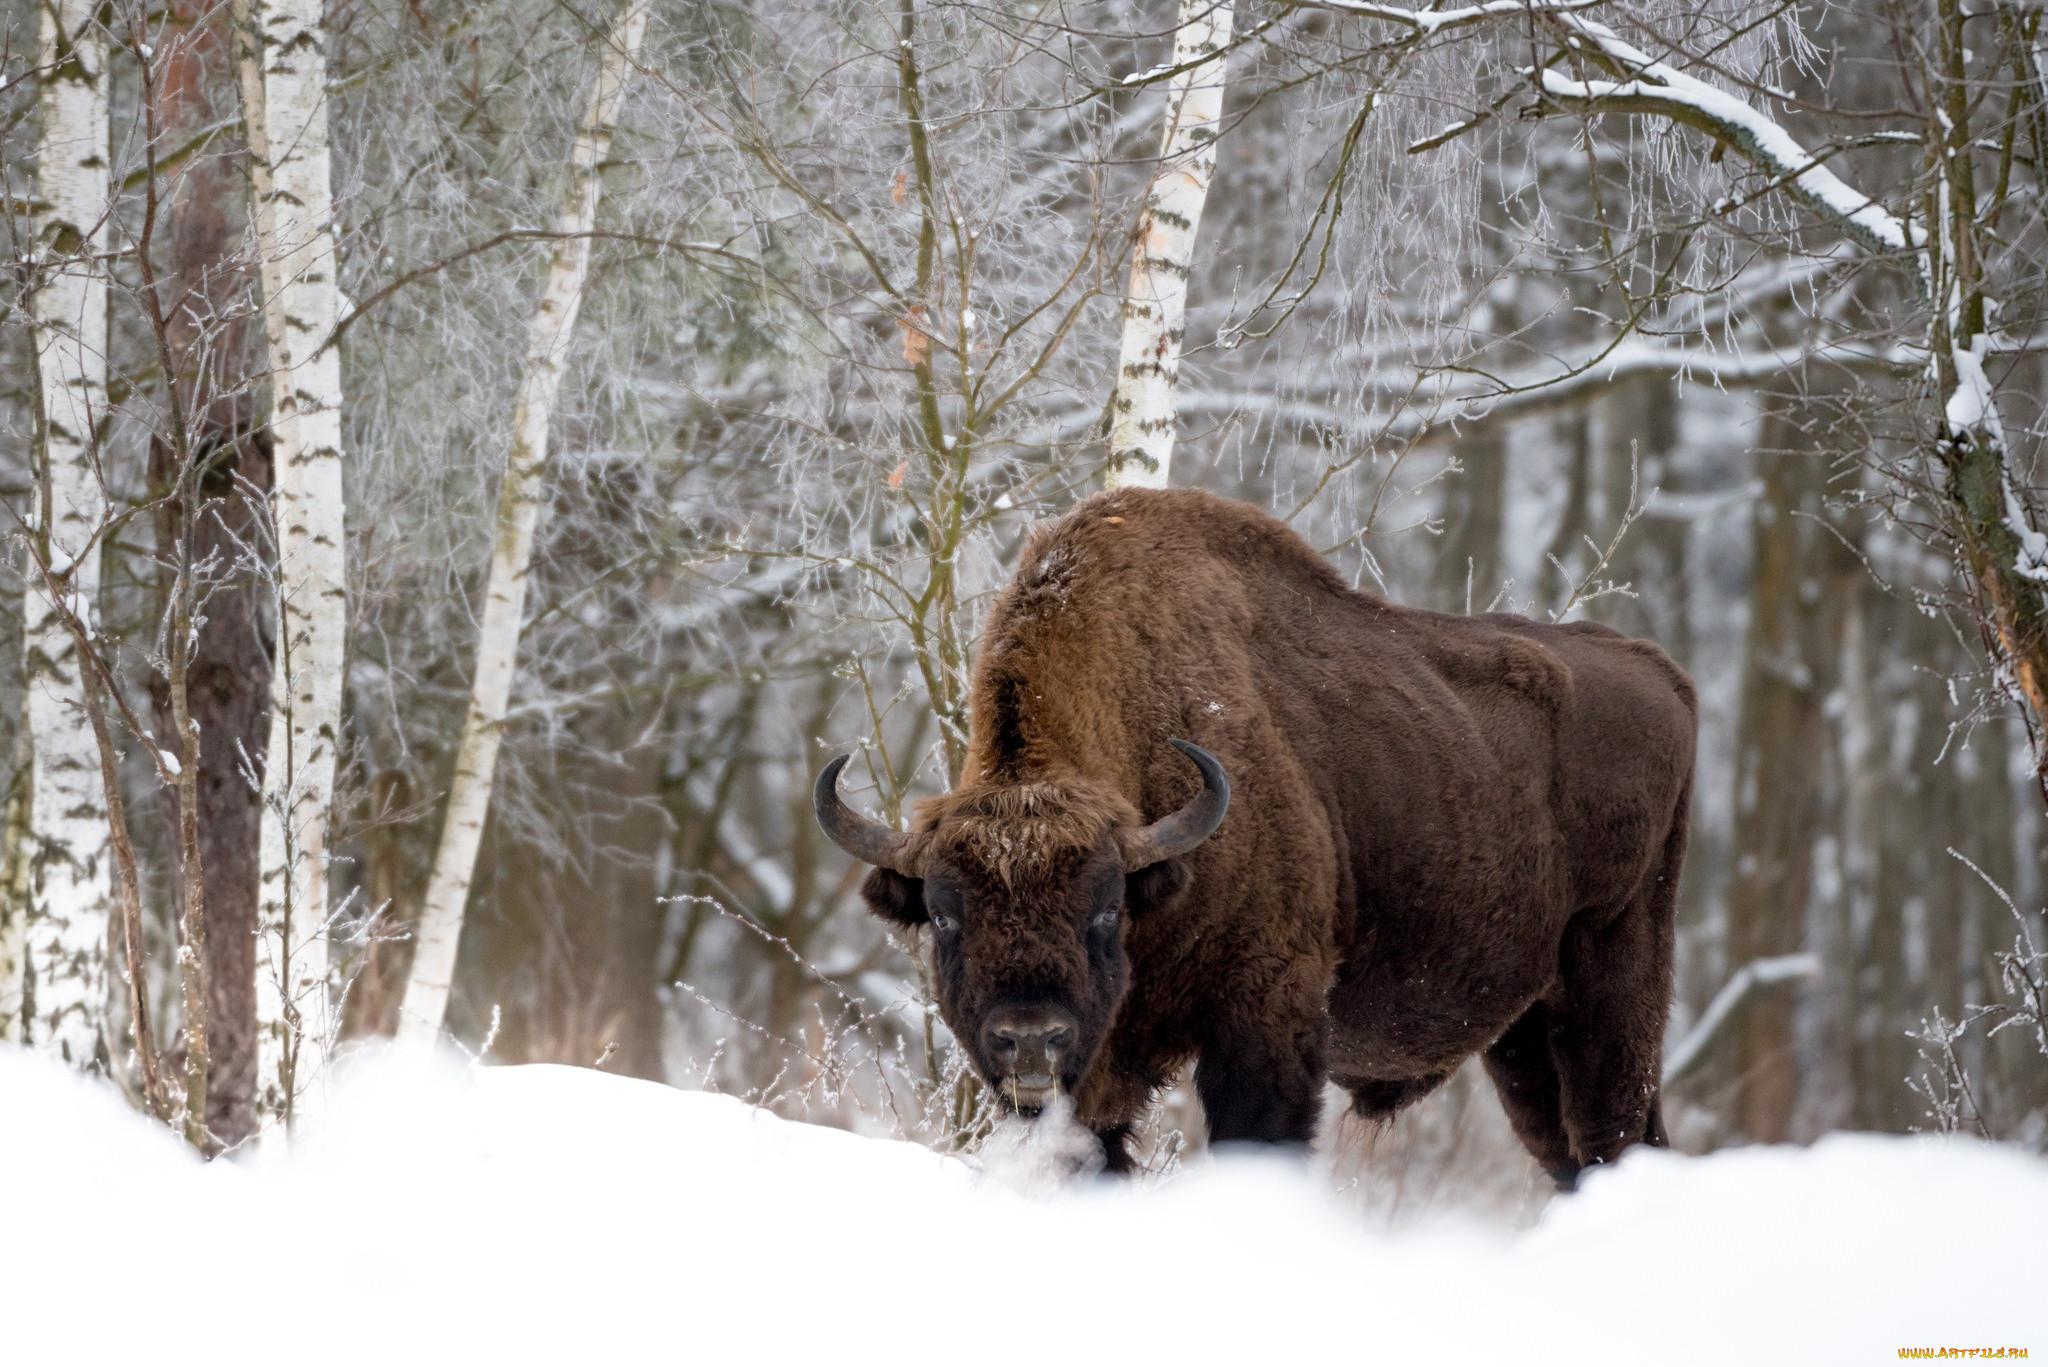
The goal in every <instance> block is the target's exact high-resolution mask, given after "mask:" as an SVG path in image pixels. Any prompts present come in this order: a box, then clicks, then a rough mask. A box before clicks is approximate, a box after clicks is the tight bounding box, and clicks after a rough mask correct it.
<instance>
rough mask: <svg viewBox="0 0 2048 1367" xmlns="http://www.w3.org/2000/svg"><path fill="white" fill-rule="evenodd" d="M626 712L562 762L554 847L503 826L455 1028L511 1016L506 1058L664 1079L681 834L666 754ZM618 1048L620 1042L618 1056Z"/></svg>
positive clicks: (475, 906)
mask: <svg viewBox="0 0 2048 1367" xmlns="http://www.w3.org/2000/svg"><path fill="white" fill-rule="evenodd" d="M644 720H645V719H644V718H643V717H637V716H635V715H633V714H632V713H631V712H629V711H628V710H627V709H624V708H621V709H619V710H617V711H616V712H614V713H612V714H611V715H609V716H606V717H603V718H601V719H597V721H596V723H595V724H591V725H586V726H581V727H578V728H577V731H578V732H579V738H580V739H581V740H582V742H583V744H584V745H587V746H588V747H589V748H588V749H587V750H579V752H578V753H576V754H573V755H568V756H565V757H563V758H562V759H561V760H560V761H559V762H558V765H557V767H556V769H555V783H554V784H553V785H551V786H553V788H554V791H553V792H552V793H551V794H549V797H548V799H547V806H548V807H550V808H551V809H553V811H554V812H555V813H556V819H555V821H554V823H553V825H554V830H553V831H552V832H550V833H549V836H548V838H547V839H546V841H545V843H546V844H547V845H548V846H551V847H552V848H542V847H541V843H542V842H538V841H536V840H534V839H532V838H530V837H522V836H521V835H518V834H515V833H513V832H510V831H508V830H507V829H506V828H505V826H504V825H503V824H502V823H501V822H499V821H498V820H497V819H496V818H495V817H494V818H493V819H492V822H491V825H490V828H489V829H488V830H487V831H486V832H485V843H484V847H483V854H482V857H481V858H480V859H479V860H478V861H477V862H478V870H479V875H480V876H479V879H478V882H477V885H476V888H475V890H474V891H473V892H472V893H471V898H472V902H471V913H470V923H469V924H468V925H467V926H466V927H465V930H464V935H463V953H462V959H461V965H460V967H459V968H458V970H457V974H456V993H457V996H456V998H455V999H454V1000H453V1001H452V1002H451V1006H450V1023H451V1025H452V1026H454V1027H455V1028H456V1031H457V1033H458V1034H460V1035H463V1036H467V1037H481V1036H482V1035H483V1033H484V1032H485V1030H486V1029H488V1027H489V1021H490V1010H491V1005H492V1004H493V1003H496V1004H501V1005H502V1006H503V1007H504V1021H503V1027H502V1031H501V1033H500V1036H499V1042H498V1045H497V1050H496V1052H497V1054H498V1056H500V1057H502V1058H505V1059H510V1060H517V1061H523V1062H551V1063H569V1064H577V1065H581V1066H583V1067H589V1066H590V1065H592V1064H594V1063H596V1062H597V1061H598V1059H600V1058H605V1057H606V1055H607V1054H608V1053H609V1057H608V1058H607V1061H606V1063H605V1071H607V1072H613V1073H622V1074H625V1075H628V1076H631V1077H645V1078H654V1079H657V1080H659V1079H661V1078H662V1076H663V1070H662V1058H661V1023H662V1006H661V996H660V987H661V969H662V965H661V963H660V962H659V960H660V950H661V931H662V921H663V912H664V908H663V907H662V906H661V904H660V903H659V902H657V900H656V898H657V897H658V896H659V895H660V889H659V888H657V887H656V886H655V874H656V856H657V855H658V853H659V851H660V849H661V847H662V845H663V844H664V843H665V841H666V839H667V835H668V828H669V827H668V817H667V814H666V813H665V812H664V811H663V810H662V807H661V804H660V777H661V753H660V749H659V747H658V745H657V744H656V743H655V741H654V740H653V738H652V737H650V736H649V735H648V734H647V732H648V731H649V730H650V728H648V727H646V726H644V725H641V724H639V723H642V722H644ZM614 1046H615V1047H614Z"/></svg>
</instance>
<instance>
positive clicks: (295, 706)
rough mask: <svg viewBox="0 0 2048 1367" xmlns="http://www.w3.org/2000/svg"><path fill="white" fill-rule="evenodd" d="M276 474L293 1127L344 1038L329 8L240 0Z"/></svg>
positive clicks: (269, 970) (277, 834)
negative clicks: (331, 1050)
mask: <svg viewBox="0 0 2048 1367" xmlns="http://www.w3.org/2000/svg"><path fill="white" fill-rule="evenodd" d="M235 10H236V20H237V24H238V27H239V28H240V29H241V30H242V31H241V33H240V35H239V37H240V39H241V41H242V42H243V43H244V44H246V45H247V47H246V48H245V51H246V52H247V54H248V58H249V59H248V60H245V61H244V64H243V68H242V70H243V99H244V105H245V113H246V115H247V123H248V128H249V145H250V161H251V163H252V174H251V180H252V189H253V195H252V198H253V200H254V208H255V218H256V235H257V242H258V255H259V258H260V263H259V271H258V275H259V278H260V281H261V287H262V292H263V330H264V336H265V340H266V341H267V343H268V348H269V366H268V370H269V375H270V384H271V416H270V428H271V434H272V437H273V439H274V441H275V443H276V445H275V461H276V467H275V468H276V474H275V483H274V486H273V490H272V495H271V508H272V512H273V515H274V517H275V519H276V526H277V557H278V564H277V587H278V634H277V667H276V670H275V672H274V674H273V684H272V690H271V723H270V742H269V750H268V752H267V754H266V756H265V761H264V775H263V789H264V791H263V833H262V875H261V876H262V889H261V895H260V901H259V903H258V908H257V936H258V947H257V974H256V998H257V1000H256V1011H257V1038H258V1069H259V1073H258V1086H259V1089H260V1092H259V1096H260V1100H259V1105H260V1108H261V1109H262V1111H263V1113H264V1114H265V1116H266V1118H268V1119H272V1120H284V1121H285V1122H287V1123H289V1122H290V1121H291V1119H292V1118H293V1116H294V1115H295V1113H296V1109H297V1105H298V1101H299V1099H300V1097H301V1096H302V1095H303V1094H304V1093H305V1092H306V1091H307V1089H308V1088H309V1086H311V1085H312V1084H313V1083H314V1082H315V1081H316V1080H317V1078H318V1076H319V1074H320V1070H321V1065H322V1064H323V1062H324V1061H325V1057H326V1050H327V1043H328V1039H329V1036H330V1033H331V1024H332V1023H331V1021H330V1019H329V1000H328V958H327V925H326V922H327V916H328V905H327V821H328V808H329V806H330V805H331V801H332V797H333V791H334V765H335V755H336V749H337V746H338V744H339V741H340V733H341V695H342V671H343V667H344V664H345V659H346V635H345V632H346V627H347V600H346V583H345V578H344V564H343V559H342V555H343V512H344V503H343V489H342V472H341V359H340V356H339V354H338V353H337V352H336V350H335V349H334V348H333V347H331V346H329V345H327V343H328V340H329V338H330V337H331V336H332V335H333V332H334V325H335V321H336V317H337V314H338V311H339V298H340V295H339V288H338V287H339V281H338V280H337V279H336V260H335V250H334V199H333V191H332V188H331V181H330V172H329V155H328V118H327V57H326V49H325V44H326V33H325V31H324V29H323V28H322V23H321V4H320V0H239V2H238V3H237V4H236V6H235Z"/></svg>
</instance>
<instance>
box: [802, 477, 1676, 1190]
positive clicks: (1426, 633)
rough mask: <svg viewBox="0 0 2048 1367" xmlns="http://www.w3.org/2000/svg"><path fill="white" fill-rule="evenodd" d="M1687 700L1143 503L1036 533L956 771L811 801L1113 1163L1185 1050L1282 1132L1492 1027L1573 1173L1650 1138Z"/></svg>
mask: <svg viewBox="0 0 2048 1367" xmlns="http://www.w3.org/2000/svg"><path fill="white" fill-rule="evenodd" d="M1697 720H1698V709H1697V705H1696V702H1695V698H1694V694H1693V689H1692V684H1691V681H1690V680H1689V679H1688V678H1687V677H1686V675H1685V673H1684V672H1683V671H1682V670H1680V669H1679V668H1678V667H1677V666H1676V665H1674V664H1673V663H1672V662H1671V660H1670V659H1669V657H1667V656H1666V655H1665V654H1664V652H1663V651H1661V650H1659V649H1658V648H1657V647H1656V646H1654V645H1651V644H1649V643H1648V642H1644V641H1634V640H1629V639H1627V638H1626V637H1623V636H1621V635H1619V634H1618V633H1616V632H1614V631H1611V630H1609V629H1607V628H1606V627H1602V626H1596V625H1594V624H1592V623H1587V622H1574V623H1570V624H1568V625H1564V626H1549V625H1544V624H1540V623H1536V622H1532V621H1529V620H1527V619H1525V618H1521V617H1513V616H1508V615H1505V614H1489V615H1486V616H1482V617H1456V616H1447V615H1445V614H1442V613H1436V612H1421V611H1416V610H1413V609H1409V608H1401V607H1395V606H1393V605H1391V604H1389V603H1386V602H1383V601H1382V600H1380V599H1379V598H1376V597H1374V596H1372V595H1371V594H1366V593H1359V592H1356V591H1354V590H1352V589H1351V588H1349V587H1347V586H1346V585H1345V584H1344V582H1343V581H1342V580H1341V579H1340V578H1339V577H1338V576H1337V574H1336V572H1335V571H1334V570H1332V569H1331V567H1330V566H1329V564H1328V563H1327V562H1325V561H1324V560H1323V559H1322V558H1321V557H1320V556H1318V555H1317V554H1316V553H1315V552H1314V551H1312V550H1311V549H1310V548H1309V547H1308V546H1307V545H1306V544H1305V543H1304V542H1303V541H1302V540H1301V539H1300V538H1299V537H1298V536H1296V535H1295V533H1294V532H1292V531H1291V530H1289V529H1288V528H1287V527H1285V526H1283V525H1282V524H1280V523H1279V522H1276V521H1275V520H1273V519H1272V518H1270V517H1268V516H1266V515H1265V514H1264V513H1262V512H1259V511H1258V510H1256V509H1254V508H1251V507H1249V506H1246V505H1244V504H1239V503H1233V502H1229V501H1227V500H1224V499H1221V498H1216V497H1214V496H1211V495H1208V494H1204V493H1200V492H1197V491H1194V490H1166V491H1157V490H1139V489H1128V490H1122V491H1118V492H1115V493H1110V494H1104V495H1099V496H1097V497H1094V498H1090V499H1088V500H1086V501H1085V502H1083V503H1081V504H1079V505H1078V506H1076V507H1075V508H1074V509H1073V511H1072V512H1070V513H1068V514H1067V516H1066V517H1064V518H1062V519H1061V520H1060V521H1058V522H1057V523H1055V524H1053V525H1051V526H1050V527H1047V528H1045V529H1043V530H1041V531H1040V532H1039V533H1038V535H1037V536H1036V537H1035V538H1034V539H1033V540H1032V542H1031V544H1030V546H1029V547H1028V548H1027V550H1026V551H1025V554H1024V558H1023V563H1022V564H1021V565H1020V566H1019V568H1018V570H1017V574H1016V577H1015V578H1014V579H1013V580H1012V581H1011V583H1010V586H1009V587H1008V589H1006V590H1005V591H1004V593H1003V596H1002V598H1001V599H1000V601H999V602H998V603H997V604H996V607H995V609H994V611H993V613H992V615H991V617H990V619H989V622H988V626H987V632H986V635H985V638H984V641H983V644H982V647H981V653H980V656H979V658H978V660H977V661H976V664H975V669H974V678H973V735H972V742H971V745H970V748H969V753H968V758H967V767H966V774H965V777H964V778H963V779H962V780H961V783H960V786H959V787H958V788H957V789H955V790H954V791H953V792H951V793H949V794H947V795H946V796H944V797H941V798H936V799H933V800H932V801H929V802H926V803H924V804H923V805H922V806H921V807H920V808H919V809H918V812H917V817H916V820H915V822H914V829H913V830H912V831H910V832H898V831H893V830H890V829H888V828H886V827H884V826H882V825H880V824H879V823H876V822H874V821H871V820H868V819H867V818H864V817H861V816H858V815H856V814H855V813H854V812H853V811H851V810H850V809H849V808H848V807H847V806H846V805H845V804H844V803H843V802H842V801H841V800H840V798H839V795H838V790H837V786H836V784H837V779H838V775H839V771H840V769H841V768H842V767H843V766H844V764H845V763H846V760H845V758H844V757H841V758H840V759H837V760H835V761H833V763H832V764H831V765H829V766H827V768H826V769H825V772H824V773H823V774H822V775H820V777H819V780H818V785H817V791H816V795H815V796H816V807H817V813H818V818H819V820H820V822H821V823H822V824H823V826H824V828H825V830H826V831H827V832H828V833H829V834H830V835H831V836H832V838H833V839H834V840H835V841H837V842H838V843H839V844H840V845H841V846H842V847H843V848H845V849H846V850H847V851H848V852H849V853H851V854H853V855H855V856H856V857H858V858H860V859H863V860H865V861H867V862H868V863H871V864H873V865H875V866H876V867H875V869H874V870H873V871H872V872H871V873H870V874H869V876H868V878H867V881H866V882H865V883H864V884H863V886H862V893H863V895H864V897H865V899H866V901H867V904H868V906H869V908H870V909H871V910H872V911H873V912H874V913H875V914H877V915H878V916H881V917H883V918H884V919H886V920H889V921H892V922H894V923H895V924H897V925H901V926H916V925H922V924H926V923H929V924H930V926H931V928H932V932H933V941H934V946H935V960H936V964H937V972H938V992H939V1006H940V1010H941V1012H942V1013H943V1015H944V1016H945V1019H946V1022H947V1024H948V1025H949V1026H951V1027H952V1030H953V1033H954V1034H955V1036H956V1037H957V1038H958V1039H959V1040H960V1042H961V1043H962V1044H963V1045H964V1046H965V1047H966V1049H967V1050H968V1053H969V1055H970V1056H971V1057H972V1059H973V1061H974V1065H975V1067H976V1069H977V1070H978V1071H979V1072H980V1074H981V1076H982V1077H983V1078H984V1079H986V1080H987V1081H988V1082H989V1083H990V1084H991V1085H992V1086H993V1087H994V1088H995V1089H996V1090H997V1091H998V1092H999V1093H1000V1094H1001V1095H1002V1096H1003V1097H1004V1099H1005V1102H1006V1104H1008V1105H1009V1106H1011V1107H1013V1108H1015V1109H1017V1110H1020V1111H1024V1112H1027V1113H1031V1112H1036V1111H1037V1110H1038V1109H1040V1108H1042V1107H1043V1106H1044V1105H1046V1104H1047V1103H1048V1102H1049V1101H1050V1100H1051V1099H1052V1097H1053V1096H1054V1095H1055V1094H1056V1092H1057V1091H1060V1090H1064V1091H1066V1092H1068V1093H1069V1094H1071V1095H1072V1097H1073V1099H1074V1104H1075V1108H1076V1113H1077V1115H1078V1116H1079V1118H1080V1119H1081V1121H1082V1122H1083V1123H1085V1124H1087V1125H1088V1126H1090V1127H1091V1128H1092V1129H1093V1130H1094V1131H1095V1132H1096V1133H1097V1134H1098V1135H1099V1136H1100V1137H1101V1139H1102V1143H1103V1148H1104V1151H1105V1155H1106V1159H1107V1162H1108V1166H1109V1167H1110V1168H1111V1169H1112V1170H1122V1169H1125V1168H1127V1167H1128V1166H1129V1164H1130V1161H1131V1160H1130V1156H1129V1155H1128V1153H1127V1152H1126V1144H1127V1141H1128V1138H1129V1135H1130V1132H1131V1127H1132V1124H1133V1122H1134V1121H1136V1120H1137V1119H1138V1117H1139V1116H1140V1115H1141V1113H1142V1112H1143V1110H1144V1108H1145V1106H1146V1104H1147V1102H1148V1100H1149V1099H1150V1097H1151V1096H1152V1094H1153V1092H1154V1090H1155V1089H1156V1088H1158V1087H1160V1086H1161V1085H1162V1084H1164V1083H1165V1082H1166V1081H1167V1080H1168V1079H1169V1078H1170V1077H1171V1076H1172V1075H1173V1073H1174V1071H1175V1070H1176V1068H1178V1067H1179V1066H1180V1065H1181V1064H1182V1063H1184V1062H1185V1061H1186V1060H1188V1059H1189V1058H1194V1059H1196V1060H1197V1063H1196V1067H1195V1087H1196V1090H1197V1092H1198V1093H1199V1094H1200V1096H1201V1099H1202V1106H1203V1109H1204V1111H1205V1112H1206V1114H1207V1116H1208V1122H1209V1134H1210V1138H1211V1139H1212V1140H1213V1141H1228V1140H1262V1141H1268V1142H1278V1143H1295V1144H1305V1143H1307V1142H1308V1141H1309V1140H1310V1139H1311V1138H1312V1137H1313V1134H1314V1130H1315V1125H1316V1121H1317V1113H1318V1109H1319V1105H1318V1102H1319V1097H1320V1093H1321V1090H1322V1085H1323V1081H1324V1079H1325V1078H1326V1077H1328V1078H1333V1079H1335V1080H1336V1081H1337V1082H1338V1083H1339V1084H1341V1085H1342V1086H1344V1087H1345V1088H1347V1089H1349V1091H1350V1093H1351V1095H1352V1097H1353V1098H1354V1099H1355V1101H1356V1104H1357V1108H1358V1110H1359V1111H1360V1113H1362V1114H1364V1115H1366V1116H1368V1117H1373V1118H1385V1117H1389V1116H1391V1115H1392V1114H1393V1113H1394V1112H1395V1111H1397V1110H1398V1109H1400V1108H1401V1107H1402V1106H1405V1105H1407V1104H1408V1103H1410V1102H1412V1101H1414V1100H1416V1099H1417V1098H1419V1097H1421V1096H1423V1095H1425V1094H1426V1093H1428V1092H1429V1091H1430V1090H1431V1089H1432V1088H1434V1087H1436V1086H1437V1085H1438V1084H1439V1083H1441V1082H1442V1081H1443V1080H1444V1079H1445V1078H1447V1077H1449V1076H1450V1074H1451V1072H1452V1071H1453V1070H1454V1069H1456V1068H1457V1066H1458V1065H1459V1063H1460V1062H1462V1061H1463V1060H1464V1059H1465V1058H1466V1057H1467V1056H1469V1055H1471V1054H1473V1053H1477V1052H1481V1051H1483V1052H1484V1054H1485V1061H1486V1068H1487V1071H1488V1072H1489V1073H1490V1074H1491V1075H1492V1077H1493V1081H1494V1085H1495V1087H1496V1088H1497V1089H1498V1090H1499V1092H1500V1098H1501V1101H1502V1103H1503V1105H1505V1106H1506V1108H1507V1112H1508V1115H1509V1117H1510V1119H1511V1120H1512V1121H1513V1123H1514V1127H1515V1132H1516V1133H1517V1134H1518V1135H1519V1136H1520V1137H1521V1139H1522V1142H1523V1143H1524V1144H1525V1145H1527V1146H1528V1148H1529V1151H1530V1152H1531V1153H1532V1154H1534V1155H1535V1156H1536V1158H1537V1160H1538V1161H1539V1162H1540V1163H1542V1165H1543V1166H1544V1168H1545V1169H1547V1170H1548V1171H1549V1173H1550V1174H1551V1176H1552V1177H1554V1178H1555V1179H1556V1180H1557V1182H1558V1183H1559V1184H1560V1185H1561V1186H1570V1185H1571V1184H1572V1182H1573V1181H1574V1180H1575V1178H1576V1177H1577V1175H1578V1173H1579V1172H1580V1170H1581V1169H1583V1168H1585V1167H1587V1166H1590V1165H1592V1164H1596V1163H1605V1162H1608V1161H1610V1160H1612V1159H1613V1158H1614V1157H1615V1156H1616V1155H1617V1154H1618V1153H1620V1151H1621V1150H1622V1149H1624V1148H1626V1147H1627V1146H1628V1145H1630V1144H1633V1143H1638V1142H1642V1143H1651V1144H1661V1143H1663V1142H1664V1133H1663V1126H1662V1124H1661V1121H1660V1119H1659V1114H1658V1079H1659V1067H1660V1057H1661V1053H1662V1042H1663V1031H1664V1023H1665V1013H1666V1010H1667V1008H1668V1005H1669V1002H1670V995H1671V942H1672V919H1673V904H1674V902H1675V900H1676V895H1677V891H1678V875H1679V867H1680V864H1681V863H1682V861H1683V859H1684V856H1685V841H1686V812H1687V806H1688V803H1689V799H1690V795H1691V791H1692V773H1693V749H1694V737H1695V733H1696V731H1697ZM1180 737H1188V738H1190V739H1191V740H1192V741H1194V742H1196V743H1195V744H1189V743H1187V742H1186V741H1183V740H1181V739H1179V738H1180ZM1176 747H1177V748H1176ZM1190 760H1192V761H1193V763H1192V764H1190V763H1189V761H1190ZM1226 775H1227V777H1226ZM1226 808H1227V809H1228V814H1229V819H1228V820H1225V819H1224V817H1225V811H1226Z"/></svg>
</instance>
